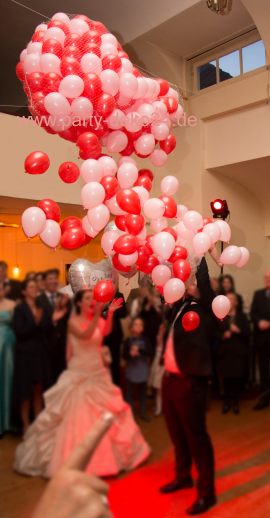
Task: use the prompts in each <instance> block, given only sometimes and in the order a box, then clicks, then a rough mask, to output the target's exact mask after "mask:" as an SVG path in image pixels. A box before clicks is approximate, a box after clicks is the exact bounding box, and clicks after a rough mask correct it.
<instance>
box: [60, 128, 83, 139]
mask: <svg viewBox="0 0 270 518" xmlns="http://www.w3.org/2000/svg"><path fill="white" fill-rule="evenodd" d="M58 135H59V136H60V137H62V138H64V139H66V140H69V141H70V142H77V138H78V137H77V131H76V128H74V126H71V127H70V128H68V129H66V130H64V131H59V133H58Z"/></svg>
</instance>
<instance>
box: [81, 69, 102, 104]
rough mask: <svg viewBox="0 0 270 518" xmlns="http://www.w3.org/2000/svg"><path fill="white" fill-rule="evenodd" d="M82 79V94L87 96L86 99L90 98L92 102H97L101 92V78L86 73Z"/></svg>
mask: <svg viewBox="0 0 270 518" xmlns="http://www.w3.org/2000/svg"><path fill="white" fill-rule="evenodd" d="M83 80H84V91H83V93H82V95H83V96H84V97H88V99H90V101H92V102H97V100H98V98H99V96H100V95H101V92H102V83H101V79H100V78H99V77H98V76H97V74H86V75H85V76H84V78H83Z"/></svg>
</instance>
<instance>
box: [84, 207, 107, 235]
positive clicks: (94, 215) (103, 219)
mask: <svg viewBox="0 0 270 518" xmlns="http://www.w3.org/2000/svg"><path fill="white" fill-rule="evenodd" d="M87 217H88V219H89V223H90V225H92V227H93V229H94V230H96V231H97V232H100V231H101V230H102V229H103V228H104V227H106V225H107V223H108V222H109V220H110V211H109V209H108V207H106V205H104V203H101V204H100V205H97V206H96V207H94V208H93V209H89V210H88V213H87Z"/></svg>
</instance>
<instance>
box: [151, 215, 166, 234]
mask: <svg viewBox="0 0 270 518" xmlns="http://www.w3.org/2000/svg"><path fill="white" fill-rule="evenodd" d="M167 226H168V221H167V219H166V218H159V219H152V221H151V223H150V229H151V230H153V232H155V234H156V233H157V232H162V230H164V228H166V227H167Z"/></svg>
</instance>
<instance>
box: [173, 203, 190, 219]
mask: <svg viewBox="0 0 270 518" xmlns="http://www.w3.org/2000/svg"><path fill="white" fill-rule="evenodd" d="M187 211H188V208H187V207H186V206H185V205H177V215H176V218H177V219H178V220H182V219H183V217H184V215H185V214H186V212H187Z"/></svg>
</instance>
